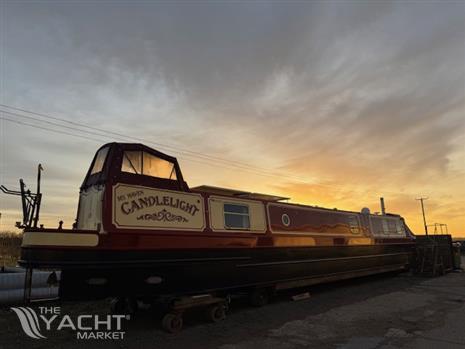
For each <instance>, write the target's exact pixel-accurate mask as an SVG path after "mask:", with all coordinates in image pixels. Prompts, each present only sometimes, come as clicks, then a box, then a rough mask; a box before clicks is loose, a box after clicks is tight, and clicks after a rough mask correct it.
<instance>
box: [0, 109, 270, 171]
mask: <svg viewBox="0 0 465 349" xmlns="http://www.w3.org/2000/svg"><path fill="white" fill-rule="evenodd" d="M0 106H1V107H5V108H9V109H13V110H17V111H21V112H24V113H28V114H32V115H36V116H40V117H43V118H47V119H51V120H55V121H61V122H65V123H68V124H70V125H75V126H78V127H81V128H87V129H92V130H96V131H100V132H105V133H108V134H112V135H115V136H118V137H124V138H125V139H132V140H136V141H140V142H145V143H150V144H154V145H157V146H160V147H163V148H165V149H172V150H174V151H177V152H181V153H189V154H193V155H196V156H200V157H203V158H210V159H212V160H216V161H221V162H225V161H227V162H228V163H236V164H238V165H240V166H245V167H251V168H255V169H260V170H263V171H272V169H269V168H265V167H260V166H256V165H251V164H247V163H244V162H240V161H235V160H226V159H223V158H220V157H217V156H213V155H207V154H202V153H199V152H195V151H192V150H188V149H185V148H180V147H176V146H173V145H167V144H163V143H159V142H154V141H151V140H148V139H144V138H139V137H132V136H128V135H124V134H121V133H118V132H114V131H109V130H105V129H101V128H97V127H95V126H89V125H86V124H83V123H78V122H74V121H69V120H67V119H63V118H58V117H55V116H51V115H48V114H43V113H37V112H33V111H30V110H26V109H22V108H17V107H13V106H9V105H7V104H0ZM0 111H2V112H5V113H11V112H8V111H3V110H0ZM16 115H18V114H16ZM20 116H21V115H20ZM36 120H38V119H36Z"/></svg>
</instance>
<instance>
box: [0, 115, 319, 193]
mask: <svg viewBox="0 0 465 349" xmlns="http://www.w3.org/2000/svg"><path fill="white" fill-rule="evenodd" d="M0 119H1V120H4V121H7V122H12V123H15V124H19V125H24V126H29V127H33V128H38V129H41V130H45V131H50V132H54V133H57V134H62V135H63V134H64V135H68V136H73V137H77V138H84V139H87V140H91V141H94V142H97V143H102V141H101V140H98V139H95V138H91V137H87V136H83V135H78V134H73V133H69V132H65V131H62V130H55V129H51V128H48V127H43V126H39V125H34V124H29V123H26V122H22V121H17V120H12V119H9V118H6V117H0ZM100 136H102V137H107V138H111V139H113V138H112V137H109V136H106V135H100ZM179 158H181V159H183V160H186V161H191V162H196V163H200V164H208V165H217V164H214V163H211V162H207V161H201V160H196V159H191V158H188V157H185V156H182V155H181V156H179ZM219 166H222V167H228V164H219ZM229 168H235V167H234V165H230V166H229ZM242 170H243V171H247V172H251V173H254V174H257V175H259V176H265V177H280V178H286V177H285V176H282V175H279V174H274V173H260V172H257V171H253V170H251V169H247V168H244V169H242ZM294 180H296V181H301V182H303V181H302V180H299V179H297V178H295V179H294ZM303 183H307V184H312V185H322V186H326V185H325V184H318V183H310V182H308V181H307V182H303Z"/></svg>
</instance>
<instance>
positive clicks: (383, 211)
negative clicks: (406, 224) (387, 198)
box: [379, 198, 386, 216]
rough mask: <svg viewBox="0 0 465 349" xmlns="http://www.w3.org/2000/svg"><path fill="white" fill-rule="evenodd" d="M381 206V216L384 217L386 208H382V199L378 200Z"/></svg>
mask: <svg viewBox="0 0 465 349" xmlns="http://www.w3.org/2000/svg"><path fill="white" fill-rule="evenodd" d="M379 202H380V204H381V214H382V215H383V216H384V215H385V214H386V207H385V206H384V198H379Z"/></svg>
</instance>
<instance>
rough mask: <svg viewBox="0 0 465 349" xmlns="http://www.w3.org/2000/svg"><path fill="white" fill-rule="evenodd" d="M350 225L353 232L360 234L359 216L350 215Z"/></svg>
mask: <svg viewBox="0 0 465 349" xmlns="http://www.w3.org/2000/svg"><path fill="white" fill-rule="evenodd" d="M349 227H350V232H351V233H352V234H360V225H359V224H358V219H357V216H349Z"/></svg>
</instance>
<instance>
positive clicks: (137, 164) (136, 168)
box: [121, 151, 142, 174]
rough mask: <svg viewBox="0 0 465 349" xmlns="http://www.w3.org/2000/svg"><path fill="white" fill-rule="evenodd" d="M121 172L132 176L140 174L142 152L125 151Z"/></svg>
mask: <svg viewBox="0 0 465 349" xmlns="http://www.w3.org/2000/svg"><path fill="white" fill-rule="evenodd" d="M121 171H123V172H129V173H134V174H142V152H141V151H125V152H124V154H123V164H122V165H121Z"/></svg>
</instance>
